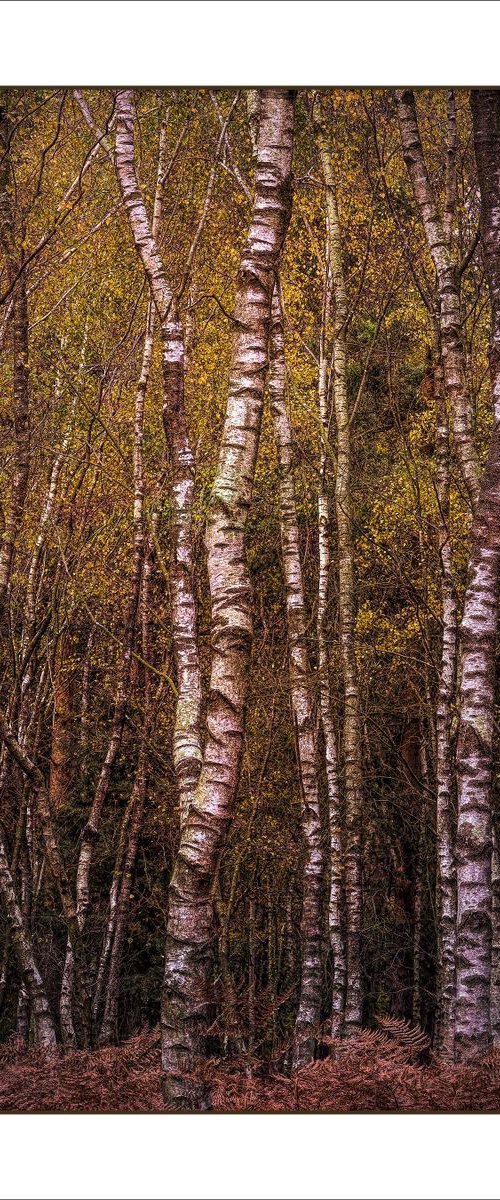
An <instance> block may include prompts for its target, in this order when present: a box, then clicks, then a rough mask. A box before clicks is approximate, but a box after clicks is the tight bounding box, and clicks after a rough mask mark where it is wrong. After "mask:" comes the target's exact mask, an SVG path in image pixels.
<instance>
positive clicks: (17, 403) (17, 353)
mask: <svg viewBox="0 0 500 1200" xmlns="http://www.w3.org/2000/svg"><path fill="white" fill-rule="evenodd" d="M9 134H10V121H9V119H8V116H7V114H6V112H5V109H4V108H3V107H1V106H0V156H1V159H2V162H1V165H0V242H1V243H2V246H3V249H4V253H5V258H6V264H7V276H8V279H9V283H11V282H12V281H13V280H14V279H15V278H16V276H17V275H18V273H19V268H20V266H22V253H23V252H22V251H21V252H20V251H19V249H18V247H17V245H16V236H17V235H16V230H15V211H14V205H13V200H12V194H11V183H10V154H9ZM12 327H13V343H14V378H13V415H14V468H13V474H12V482H11V486H10V496H9V504H8V509H7V516H6V520H5V528H4V531H3V538H2V542H1V545H0V629H2V627H3V622H4V619H5V608H6V603H7V596H8V589H9V584H10V577H11V572H12V564H13V561H14V553H15V546H16V542H17V538H18V534H19V530H20V528H21V521H22V518H23V512H24V505H25V500H26V493H27V490H28V476H29V468H30V448H31V447H30V404H29V391H30V382H29V346H28V331H29V322H28V298H27V293H26V272H25V271H22V273H21V274H20V275H19V278H18V280H17V282H16V283H15V285H14V291H13V301H12Z"/></svg>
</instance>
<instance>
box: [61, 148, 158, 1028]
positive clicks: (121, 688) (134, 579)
mask: <svg viewBox="0 0 500 1200" xmlns="http://www.w3.org/2000/svg"><path fill="white" fill-rule="evenodd" d="M164 167H165V129H164V127H162V131H161V135H160V149H159V156H158V171H157V183H156V192H155V201H154V211H153V226H154V232H155V234H156V233H157V231H158V227H159V223H160V219H161V179H162V175H163V171H164ZM153 334H154V312H153V306H152V304H149V305H148V310H147V317H146V334H145V338H144V348H143V356H142V365H141V374H140V378H139V383H138V387H137V393H136V398H135V408H134V463H133V474H134V508H133V527H134V550H133V558H132V570H131V577H130V587H129V595H128V603H127V609H126V613H125V628H124V635H123V644H122V652H121V660H120V666H119V671H118V682H117V687H116V695H115V706H114V713H113V721H112V726H111V736H110V739H109V743H108V749H107V752H106V756H105V759H104V762H103V764H102V767H101V772H100V776H99V779H98V783H97V787H96V790H95V794H94V799H93V802H92V807H91V810H90V814H89V817H88V821H87V824H86V826H85V829H84V831H83V834H82V844H81V849H80V855H79V859H78V868H77V883H76V889H77V908H78V922H79V926H80V930H83V928H84V925H85V921H86V917H87V911H88V906H89V884H90V870H91V865H92V858H93V851H94V845H95V842H96V838H97V837H98V833H99V828H100V824H101V817H102V813H103V809H104V806H105V803H106V798H107V795H108V791H109V786H110V782H111V775H112V771H113V767H114V764H115V762H116V760H117V758H118V755H119V753H120V748H121V744H122V738H123V729H124V725H125V716H126V709H127V698H128V688H129V683H130V671H131V665H132V655H133V646H134V638H135V630H136V620H137V610H138V605H139V595H140V588H141V578H142V570H143V562H144V548H145V530H144V469H143V441H144V404H145V399H146V391H147V387H148V382H149V375H150V371H151V361H152V355H153ZM72 969H73V968H72V955H71V947H70V946H68V949H67V953H66V961H65V965H64V972H63V982H62V988H61V1005H60V1016H61V1026H62V1028H63V1030H64V1037H65V1041H66V1042H67V1043H68V1044H70V1043H71V1042H72V1040H73V1030H72V1019H71V991H72V983H71V981H72ZM94 1011H95V1005H94Z"/></svg>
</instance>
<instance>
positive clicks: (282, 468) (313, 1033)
mask: <svg viewBox="0 0 500 1200" xmlns="http://www.w3.org/2000/svg"><path fill="white" fill-rule="evenodd" d="M278 287H279V284H277V285H276V288H275V291H274V294H273V303H272V319H271V340H270V370H269V395H270V398H271V406H272V413H273V422H274V437H275V441H276V447H277V453H278V465H279V473H280V526H281V549H282V556H283V572H284V577H285V597H286V612H287V628H288V661H289V674H290V690H291V702H292V713H293V722H294V729H295V742H296V752H297V762H298V768H299V778H300V787H301V792H302V831H303V838H304V847H305V863H304V872H303V879H304V895H303V909H302V919H301V930H300V932H301V943H302V971H301V986H300V1000H299V1009H298V1013H297V1019H296V1024H295V1036H296V1049H295V1065H296V1066H300V1065H302V1064H303V1063H305V1062H308V1061H309V1060H310V1059H311V1058H314V1050H315V1039H316V1037H317V1032H318V1029H319V1025H320V1022H321V1000H322V982H323V979H322V976H323V971H322V942H323V937H322V931H323V920H322V900H323V879H324V873H325V853H324V840H323V835H322V830H321V820H320V813H319V791H318V758H317V749H316V736H315V728H316V720H315V712H314V695H313V685H312V675H311V667H310V662H309V653H308V647H307V634H306V606H305V600H304V584H303V578H302V565H301V560H300V539H299V528H298V522H297V509H296V501H295V486H294V478H293V470H294V455H293V444H292V431H291V427H290V421H289V417H288V413H287V409H286V362H285V346H284V332H283V314H282V310H281V302H280V297H279V291H278Z"/></svg>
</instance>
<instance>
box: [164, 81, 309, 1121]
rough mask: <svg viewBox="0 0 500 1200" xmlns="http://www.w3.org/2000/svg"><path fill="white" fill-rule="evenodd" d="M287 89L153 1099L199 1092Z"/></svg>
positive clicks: (212, 537)
mask: <svg viewBox="0 0 500 1200" xmlns="http://www.w3.org/2000/svg"><path fill="white" fill-rule="evenodd" d="M292 139H293V103H292V96H291V94H290V92H289V91H287V90H285V89H281V88H279V89H276V90H273V89H270V88H266V89H264V90H263V92H262V105H261V120H260V128H259V137H258V145H257V156H256V167H255V199H254V208H253V216H252V221H251V225H250V230H249V234H248V238H247V242H246V245H245V248H244V250H243V253H242V258H241V265H240V270H239V274H238V279H237V288H236V298H235V334H234V342H233V352H232V363H231V374H230V383H229V395H228V400H227V407H226V419H225V424H224V432H223V437H222V445H221V449H220V455H219V463H218V467H217V472H216V476H215V481H214V485H213V489H212V495H211V502H210V513H209V518H208V528H207V551H208V575H209V583H210V592H211V600H212V638H211V641H212V666H211V679H210V692H209V697H208V706H207V721H206V744H205V752H204V757H203V764H202V770H201V775H200V779H199V783H198V786H197V789H196V795H195V798H194V803H193V804H192V806H191V811H190V814H189V816H188V820H187V822H186V823H185V824H184V827H183V831H182V837H181V844H180V848H179V853H178V856H177V860H176V864H175V868H174V872H173V876H172V880H171V884H170V892H169V906H170V907H169V919H168V926H167V943H166V954H165V981H164V991H163V1003H162V1063H163V1071H164V1078H165V1099H166V1101H167V1103H169V1104H171V1105H176V1106H179V1107H198V1108H199V1107H202V1106H204V1104H205V1103H206V1098H205V1094H204V1087H203V1083H202V1080H201V1078H200V1075H199V1072H198V1068H199V1067H201V1065H202V1063H203V1060H204V1057H205V1051H206V1035H207V1029H208V1021H209V1011H210V1000H211V988H210V968H211V951H212V945H213V935H214V901H213V889H214V882H215V876H216V871H217V865H218V860H219V857H220V854H221V851H222V848H223V845H224V840H225V834H226V830H227V827H228V824H229V821H230V819H231V816H232V812H233V807H234V800H235V796H236V790H237V786H238V778H239V771H240V764H241V755H242V748H243V734H244V725H245V704H246V698H247V691H248V673H249V662H250V649H251V642H252V589H251V581H250V574H249V570H248V565H247V560H246V554H245V544H244V537H245V528H246V522H247V517H248V512H249V508H250V503H251V496H252V485H253V479H254V473H255V466H256V461H257V451H258V445H259V435H260V427H261V417H262V403H263V394H264V385H265V376H266V369H267V362H268V338H269V325H270V314H271V299H272V293H273V288H274V284H275V278H276V271H277V268H278V261H279V255H280V251H281V247H282V244H283V241H284V237H285V233H286V228H287V224H288V220H289V214H290V205H291V161H292Z"/></svg>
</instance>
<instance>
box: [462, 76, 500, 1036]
mask: <svg viewBox="0 0 500 1200" xmlns="http://www.w3.org/2000/svg"><path fill="white" fill-rule="evenodd" d="M472 118H473V126H474V144H475V151H476V162H477V169H478V176H479V187H480V193H481V241H482V246H483V254H484V264H485V271H486V277H487V280H488V286H489V291H490V300H491V321H492V327H491V350H490V369H491V382H492V389H493V399H494V426H493V431H492V435H491V443H490V449H489V455H488V460H487V463H486V466H485V470H484V475H483V479H482V484H481V492H480V497H479V501H478V505H477V510H476V513H475V518H474V522H473V528H472V542H471V556H470V561H469V571H468V579H467V588H466V592H465V600H464V611H463V618H462V623H461V626H460V642H461V668H462V670H461V675H462V678H461V687H460V708H459V729H458V741H457V758H456V763H457V791H458V827H457V1004H456V1021H455V1055H456V1057H457V1058H458V1059H465V1058H469V1057H471V1056H473V1055H474V1054H476V1053H478V1052H481V1051H483V1050H485V1049H486V1048H487V1047H488V1045H489V1044H490V1040H491V1015H490V999H491V995H490V992H491V941H492V933H491V904H492V897H491V849H492V765H493V764H492V746H493V723H494V702H495V660H496V643H497V635H498V588H499V571H500V178H499V171H498V163H499V161H500V93H498V92H495V91H486V90H484V91H477V92H473V93H472Z"/></svg>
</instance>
